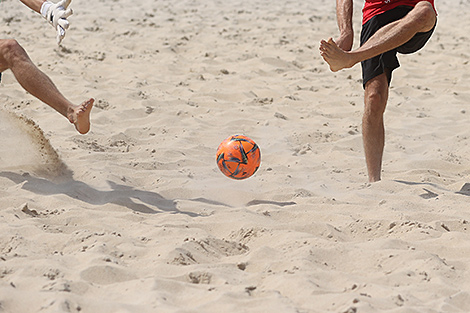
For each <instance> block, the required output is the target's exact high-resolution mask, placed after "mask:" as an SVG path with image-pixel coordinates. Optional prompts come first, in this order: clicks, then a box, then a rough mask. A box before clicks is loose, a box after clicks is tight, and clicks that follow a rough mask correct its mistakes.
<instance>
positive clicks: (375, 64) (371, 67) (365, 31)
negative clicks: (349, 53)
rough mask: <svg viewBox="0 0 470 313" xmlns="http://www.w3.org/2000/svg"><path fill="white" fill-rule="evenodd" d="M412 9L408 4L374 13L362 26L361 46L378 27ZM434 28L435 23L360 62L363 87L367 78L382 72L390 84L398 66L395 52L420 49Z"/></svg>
mask: <svg viewBox="0 0 470 313" xmlns="http://www.w3.org/2000/svg"><path fill="white" fill-rule="evenodd" d="M412 9H413V7H410V6H399V7H396V8H394V9H392V10H389V11H387V12H384V13H381V14H379V15H376V16H374V17H373V18H371V19H370V20H368V21H367V22H366V23H365V24H364V25H363V26H362V31H361V46H362V45H363V44H364V43H365V42H366V41H367V40H368V39H369V38H370V37H372V35H374V34H375V32H377V31H378V30H379V29H380V28H382V27H384V26H385V25H387V24H389V23H391V22H394V21H397V20H399V19H401V18H403V17H405V16H406V15H407V14H408V12H410V11H411V10H412ZM435 28H436V25H434V27H433V29H431V30H430V31H428V32H425V33H417V34H416V35H415V36H414V37H413V38H411V39H410V40H409V41H408V42H407V43H405V44H403V45H402V46H400V47H398V48H395V49H393V50H390V51H388V52H385V53H383V54H380V55H378V56H375V57H373V58H371V59H368V60H365V61H363V62H361V65H362V84H363V87H364V88H365V86H366V83H367V82H368V81H369V80H371V79H372V78H374V77H377V76H379V75H381V74H383V73H386V74H387V78H388V84H389V85H390V81H391V80H392V71H393V70H394V69H396V68H398V67H400V63H399V62H398V58H397V53H402V54H410V53H414V52H416V51H418V50H420V49H421V48H423V47H424V45H425V44H426V43H427V42H428V40H429V38H431V35H432V33H433V32H434V29H435Z"/></svg>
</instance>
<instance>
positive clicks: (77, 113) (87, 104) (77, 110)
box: [67, 98, 95, 134]
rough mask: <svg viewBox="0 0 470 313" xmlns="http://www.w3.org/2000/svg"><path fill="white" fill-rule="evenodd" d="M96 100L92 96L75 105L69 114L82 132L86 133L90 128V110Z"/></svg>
mask: <svg viewBox="0 0 470 313" xmlns="http://www.w3.org/2000/svg"><path fill="white" fill-rule="evenodd" d="M94 102H95V99H93V98H91V99H89V100H87V101H84V102H82V104H80V105H77V106H74V107H73V108H72V109H71V112H70V113H69V114H68V116H67V117H68V119H69V121H70V123H72V124H74V125H75V128H76V129H77V131H78V132H79V133H80V134H86V133H88V131H89V130H90V112H91V108H92V107H93V103H94Z"/></svg>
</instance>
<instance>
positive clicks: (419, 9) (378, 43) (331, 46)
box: [320, 1, 436, 72]
mask: <svg viewBox="0 0 470 313" xmlns="http://www.w3.org/2000/svg"><path fill="white" fill-rule="evenodd" d="M435 23H436V13H435V12H434V8H433V7H432V5H431V4H430V3H429V2H427V1H421V2H419V3H418V4H417V5H416V6H415V7H414V8H413V9H412V10H411V11H410V12H409V13H408V14H407V15H406V16H405V17H404V18H402V19H400V20H398V21H395V22H392V23H390V24H388V25H385V26H384V27H382V28H381V29H379V30H378V31H377V32H376V33H375V34H374V35H373V36H372V37H370V38H369V40H368V41H367V42H365V43H364V44H363V45H362V46H361V47H359V48H358V49H356V50H353V51H344V50H342V49H341V48H339V47H338V46H337V45H336V43H335V42H334V41H333V39H332V38H330V39H329V40H328V41H325V40H322V41H321V42H320V54H321V56H322V57H323V59H324V60H325V61H326V62H327V63H328V64H329V65H330V69H331V71H333V72H337V71H339V70H341V69H343V68H350V67H353V66H354V65H355V64H357V63H359V62H361V61H364V60H367V59H370V58H372V57H374V56H377V55H379V54H382V53H384V52H387V51H390V50H392V49H395V48H397V47H399V46H401V45H403V44H405V43H406V42H408V41H409V40H410V39H411V38H413V37H414V36H415V35H416V34H417V33H421V32H427V31H430V30H431V29H432V28H433V27H434V25H435Z"/></svg>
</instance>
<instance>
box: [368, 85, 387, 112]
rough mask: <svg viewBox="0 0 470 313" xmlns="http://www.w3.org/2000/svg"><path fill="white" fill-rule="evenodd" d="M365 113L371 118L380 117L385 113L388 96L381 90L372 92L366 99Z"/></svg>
mask: <svg viewBox="0 0 470 313" xmlns="http://www.w3.org/2000/svg"><path fill="white" fill-rule="evenodd" d="M364 104H365V108H364V113H365V115H366V116H369V117H372V118H374V117H380V116H382V115H383V113H384V112H385V106H386V105H387V96H386V95H384V94H383V93H381V92H380V91H379V90H371V91H369V92H367V93H366V95H365V97H364Z"/></svg>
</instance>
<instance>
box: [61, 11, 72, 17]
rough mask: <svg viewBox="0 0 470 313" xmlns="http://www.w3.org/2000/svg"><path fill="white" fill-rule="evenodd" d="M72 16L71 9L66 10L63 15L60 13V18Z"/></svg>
mask: <svg viewBox="0 0 470 313" xmlns="http://www.w3.org/2000/svg"><path fill="white" fill-rule="evenodd" d="M72 14H73V10H72V9H67V10H65V12H64V13H62V16H61V17H60V18H67V17H69V16H70V15H72Z"/></svg>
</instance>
